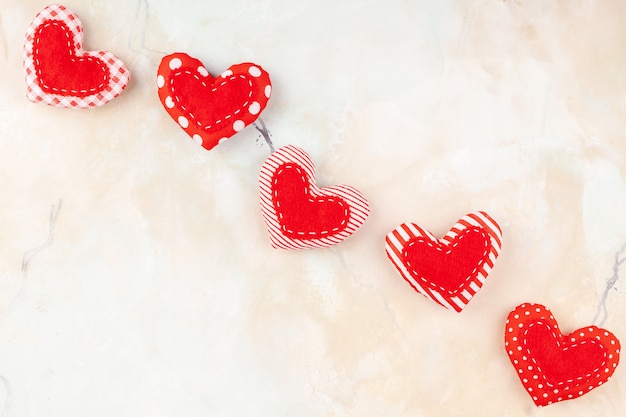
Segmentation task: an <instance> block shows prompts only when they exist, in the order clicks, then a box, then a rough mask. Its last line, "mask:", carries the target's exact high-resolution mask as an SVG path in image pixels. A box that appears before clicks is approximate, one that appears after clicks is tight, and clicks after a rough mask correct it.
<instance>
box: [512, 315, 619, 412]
mask: <svg viewBox="0 0 626 417" xmlns="http://www.w3.org/2000/svg"><path fill="white" fill-rule="evenodd" d="M504 341H505V342H504V344H505V347H506V351H507V353H508V354H509V359H510V360H511V364H513V367H514V368H515V369H516V371H517V376H518V377H519V379H520V381H522V385H524V387H525V388H526V391H527V392H528V394H529V395H530V396H531V398H532V399H533V401H534V402H535V404H536V405H537V406H539V407H541V406H545V405H549V404H552V403H555V402H558V401H564V400H570V399H573V398H577V397H580V396H581V395H584V394H586V393H588V392H589V391H591V390H592V389H594V388H597V387H599V386H600V385H602V384H604V383H605V382H606V381H608V380H609V378H610V377H611V375H613V372H614V371H615V368H617V365H618V363H619V351H620V343H619V340H617V338H616V337H615V336H614V335H613V334H612V333H611V332H609V331H608V330H605V329H602V328H599V327H596V326H588V327H583V328H580V329H578V330H574V331H573V332H572V333H570V334H568V335H565V336H564V335H563V334H561V331H560V330H559V326H558V324H557V322H556V320H555V319H554V316H552V314H551V313H550V310H548V309H547V308H546V307H544V306H542V305H541V304H530V303H528V304H522V305H520V306H517V307H516V308H515V310H513V311H511V313H509V316H508V318H507V320H506V329H505V331H504Z"/></svg>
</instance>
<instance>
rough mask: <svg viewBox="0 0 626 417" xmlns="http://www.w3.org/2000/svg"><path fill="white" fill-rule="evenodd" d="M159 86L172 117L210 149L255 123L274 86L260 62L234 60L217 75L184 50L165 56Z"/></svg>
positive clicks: (161, 97) (162, 98)
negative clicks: (235, 62)
mask: <svg viewBox="0 0 626 417" xmlns="http://www.w3.org/2000/svg"><path fill="white" fill-rule="evenodd" d="M161 80H163V81H161ZM157 86H158V87H159V88H158V93H159V99H160V100H161V103H162V104H163V106H164V108H165V110H166V111H167V113H168V114H169V115H170V117H172V119H174V120H175V121H176V122H177V123H178V125H179V126H180V127H181V128H182V129H183V130H184V131H185V132H186V133H187V134H188V135H189V136H190V137H191V138H193V139H194V140H195V141H196V142H198V143H201V144H202V146H203V147H204V148H206V149H212V148H213V147H215V146H217V145H218V144H219V143H221V142H223V141H224V139H226V138H229V137H231V136H233V135H235V134H236V133H237V132H240V131H242V130H243V129H244V128H245V127H246V126H249V125H250V124H252V123H254V121H255V120H256V119H257V118H258V117H259V116H260V114H261V112H262V111H263V110H264V109H265V107H266V106H267V103H268V100H269V93H268V92H269V91H271V81H270V78H269V74H268V73H267V72H265V71H264V70H263V69H262V68H261V67H260V66H259V65H256V64H252V63H243V64H237V65H233V66H231V67H230V68H228V69H227V70H226V71H224V72H223V73H222V74H221V75H219V76H218V77H212V76H211V74H210V73H209V71H208V70H207V69H206V67H205V66H204V65H203V64H202V62H200V61H199V60H198V59H196V58H193V57H191V56H189V55H187V54H184V53H173V54H170V55H167V56H165V57H164V58H163V59H162V60H161V64H160V65H159V69H158V72H157ZM198 138H200V139H198Z"/></svg>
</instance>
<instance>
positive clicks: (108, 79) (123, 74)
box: [24, 4, 130, 109]
mask: <svg viewBox="0 0 626 417" xmlns="http://www.w3.org/2000/svg"><path fill="white" fill-rule="evenodd" d="M83 33H84V31H83V25H82V23H81V21H80V19H79V18H78V16H77V15H76V14H75V13H74V12H72V11H70V10H69V9H67V8H66V7H65V6H62V5H59V4H52V5H50V6H47V7H46V8H45V9H43V10H42V11H41V12H40V13H38V14H37V16H35V19H34V20H33V21H32V23H31V24H30V26H29V27H28V30H27V31H26V41H25V42H24V71H25V74H26V96H27V98H28V99H29V100H30V101H32V102H34V103H39V102H42V103H45V104H48V105H50V106H58V107H67V108H75V109H81V108H92V107H97V106H102V105H104V104H106V103H108V102H109V101H111V100H113V99H114V98H115V97H117V96H118V95H120V93H121V92H122V91H123V90H124V89H125V88H126V86H127V85H128V82H129V80H130V71H128V69H127V68H126V66H124V63H123V62H122V61H121V60H120V59H119V58H118V57H116V56H115V55H113V54H112V53H111V52H108V51H84V50H83Z"/></svg>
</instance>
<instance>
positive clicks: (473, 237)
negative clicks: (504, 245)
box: [385, 211, 502, 312]
mask: <svg viewBox="0 0 626 417" xmlns="http://www.w3.org/2000/svg"><path fill="white" fill-rule="evenodd" d="M501 242H502V231H501V230H500V226H498V223H496V221H495V220H493V219H492V218H491V217H490V216H489V215H488V214H487V213H485V212H482V211H479V212H474V213H470V214H468V215H466V216H464V217H463V218H461V219H460V220H459V221H458V223H456V224H455V225H454V226H453V227H452V229H450V231H449V232H448V233H447V234H446V235H445V236H444V237H443V238H442V239H437V238H436V237H435V236H433V234H432V233H430V232H428V231H427V230H424V229H422V228H421V227H419V226H418V225H416V224H414V223H403V224H401V225H400V226H398V227H396V228H395V229H394V230H392V231H391V232H390V233H389V234H387V237H386V239H385V250H386V252H387V256H388V257H389V259H390V260H391V262H392V263H393V264H394V266H395V267H396V269H397V270H398V272H400V275H402V278H404V279H405V280H406V281H407V282H408V283H409V284H410V285H411V287H413V289H415V290H416V291H417V292H419V293H421V294H423V295H425V296H426V297H428V298H430V299H432V300H433V301H435V302H437V303H439V304H441V305H442V306H444V307H446V308H449V309H451V310H455V311H457V312H460V311H462V310H463V308H465V306H466V305H467V303H468V302H469V301H470V300H471V299H472V298H473V297H474V295H475V294H476V293H477V292H478V290H480V288H481V287H482V285H483V283H484V282H485V279H486V278H487V275H488V274H489V272H490V271H491V269H492V268H493V265H494V263H495V261H496V258H497V257H498V255H499V254H500V246H501Z"/></svg>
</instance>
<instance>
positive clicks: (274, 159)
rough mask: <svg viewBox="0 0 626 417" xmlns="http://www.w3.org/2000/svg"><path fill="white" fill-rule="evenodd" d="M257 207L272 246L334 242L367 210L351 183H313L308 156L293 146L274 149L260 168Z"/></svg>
mask: <svg viewBox="0 0 626 417" xmlns="http://www.w3.org/2000/svg"><path fill="white" fill-rule="evenodd" d="M259 185H260V188H261V210H262V212H263V217H264V218H265V223H266V224H267V228H268V230H269V234H270V240H271V242H272V246H273V247H274V248H283V249H301V248H313V247H328V246H332V245H335V244H337V243H339V242H341V241H343V240H344V239H345V238H347V237H348V236H350V235H351V234H352V233H354V232H355V231H356V230H357V229H358V228H359V227H361V225H362V224H363V223H364V222H365V219H366V218H367V216H368V215H369V205H368V202H367V200H366V199H365V197H363V195H362V194H361V193H360V192H358V191H357V190H355V189H354V188H352V187H349V186H346V185H337V186H334V187H329V188H318V187H317V186H316V185H315V167H314V165H313V162H312V161H311V158H309V155H307V154H306V153H305V152H304V151H303V150H302V149H299V148H296V147H295V146H291V145H289V146H285V147H282V148H280V149H278V150H277V151H276V152H274V153H273V154H272V155H271V156H270V157H269V158H268V159H267V160H266V161H265V163H263V166H262V167H261V174H260V177H259Z"/></svg>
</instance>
